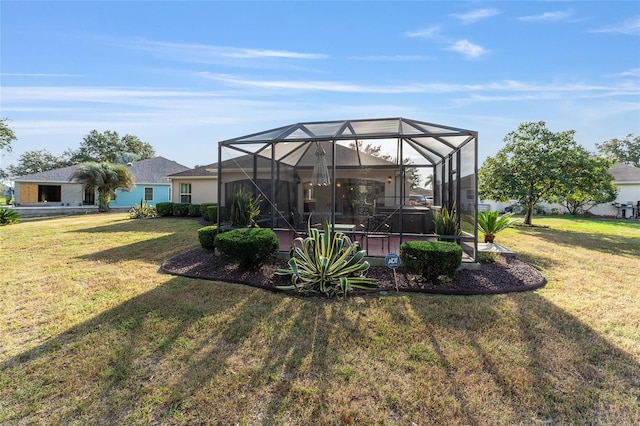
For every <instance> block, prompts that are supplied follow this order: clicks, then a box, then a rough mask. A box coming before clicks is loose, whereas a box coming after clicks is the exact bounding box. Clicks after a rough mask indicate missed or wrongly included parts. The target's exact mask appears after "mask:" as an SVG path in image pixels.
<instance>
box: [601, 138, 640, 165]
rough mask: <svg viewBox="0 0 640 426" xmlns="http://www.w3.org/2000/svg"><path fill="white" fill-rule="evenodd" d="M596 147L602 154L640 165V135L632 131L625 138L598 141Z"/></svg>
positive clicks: (629, 163)
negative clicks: (635, 134)
mask: <svg viewBox="0 0 640 426" xmlns="http://www.w3.org/2000/svg"><path fill="white" fill-rule="evenodd" d="M596 148H598V151H599V152H600V153H601V154H603V155H606V156H608V157H613V158H615V159H616V160H617V161H619V162H621V163H625V164H628V165H630V166H634V167H640V136H634V135H633V133H630V134H628V135H627V137H626V138H624V139H617V138H613V139H610V140H608V141H606V142H603V143H597V144H596Z"/></svg>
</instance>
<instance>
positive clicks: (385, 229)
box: [360, 216, 391, 254]
mask: <svg viewBox="0 0 640 426" xmlns="http://www.w3.org/2000/svg"><path fill="white" fill-rule="evenodd" d="M360 227H361V228H362V230H363V234H362V238H363V239H364V246H365V250H366V251H367V254H368V253H369V240H370V239H373V240H379V241H380V250H384V242H385V240H386V241H387V252H388V251H389V245H390V242H389V240H390V238H391V226H390V225H389V224H388V223H387V221H386V217H379V216H369V217H368V218H367V220H366V222H365V224H362V225H360Z"/></svg>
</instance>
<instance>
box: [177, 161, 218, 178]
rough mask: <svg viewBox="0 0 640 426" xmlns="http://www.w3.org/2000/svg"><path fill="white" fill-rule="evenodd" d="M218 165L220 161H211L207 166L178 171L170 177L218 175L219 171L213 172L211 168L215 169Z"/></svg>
mask: <svg viewBox="0 0 640 426" xmlns="http://www.w3.org/2000/svg"><path fill="white" fill-rule="evenodd" d="M217 167H218V163H211V164H207V165H205V166H199V167H196V168H194V169H189V170H185V171H182V172H178V173H173V174H171V175H170V176H169V177H170V178H179V177H214V178H215V177H218V173H217V172H211V171H210V170H215V169H216V168H217Z"/></svg>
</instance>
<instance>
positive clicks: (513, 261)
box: [161, 247, 546, 295]
mask: <svg viewBox="0 0 640 426" xmlns="http://www.w3.org/2000/svg"><path fill="white" fill-rule="evenodd" d="M285 266H286V263H285V261H284V260H276V261H274V262H273V263H271V264H268V265H264V266H263V267H262V268H260V270H258V271H244V270H241V269H239V268H238V267H237V265H235V264H233V263H230V262H228V261H227V260H226V259H225V258H224V257H222V256H217V255H215V254H213V253H212V252H210V251H208V250H205V249H203V248H200V247H199V248H195V249H193V250H189V251H188V252H186V253H182V254H180V255H178V256H176V257H174V258H172V259H169V260H168V261H166V262H165V263H164V264H163V265H162V267H161V269H162V270H163V271H164V272H166V273H169V274H173V275H181V276H185V277H192V278H201V279H208V280H217V281H226V282H232V283H240V284H246V285H250V286H254V287H260V288H264V289H267V290H272V291H278V290H277V289H276V288H275V285H277V284H287V283H289V282H290V279H289V276H274V271H275V269H277V268H282V267H285ZM367 276H368V277H374V278H377V279H378V286H379V291H391V290H395V288H396V281H395V280H394V276H393V271H392V270H391V269H389V268H387V267H384V266H372V267H371V268H369V271H367ZM396 279H397V286H398V289H399V290H400V291H408V292H423V293H435V294H466V295H469V294H499V293H509V292H516V291H530V290H534V289H537V288H540V287H542V286H543V285H544V284H545V282H546V281H545V279H544V277H543V276H542V274H540V272H539V271H538V270H537V269H535V268H533V267H532V266H531V265H529V264H527V263H526V262H523V261H522V260H519V259H518V258H517V257H514V256H510V257H502V256H499V257H498V260H497V261H496V262H495V263H481V264H480V267H479V268H478V269H462V270H460V271H458V273H457V274H456V275H455V277H454V278H452V279H448V278H443V279H442V280H441V281H440V282H439V283H436V284H433V283H430V282H426V281H425V280H424V279H423V278H422V277H421V276H420V275H416V274H411V273H409V272H407V271H406V270H405V269H404V268H402V267H400V268H398V269H397V271H396Z"/></svg>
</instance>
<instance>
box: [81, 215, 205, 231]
mask: <svg viewBox="0 0 640 426" xmlns="http://www.w3.org/2000/svg"><path fill="white" fill-rule="evenodd" d="M199 220H200V218H196V217H191V216H185V217H170V218H166V217H156V218H149V219H129V218H123V219H118V220H114V221H112V223H110V224H109V225H102V226H94V227H93V228H83V229H81V230H74V231H69V232H81V233H88V234H102V233H114V232H135V231H138V232H171V233H174V232H176V229H175V228H176V227H177V226H179V227H193V228H194V231H195V229H197V228H199V227H201V226H203V225H201V224H200V222H199ZM150 223H151V224H152V225H153V226H149V224H150Z"/></svg>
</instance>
